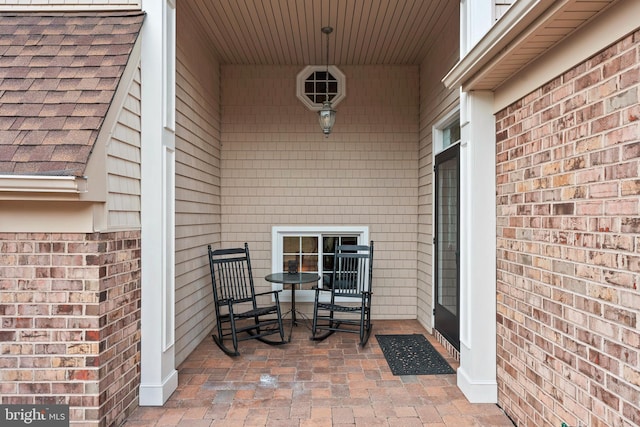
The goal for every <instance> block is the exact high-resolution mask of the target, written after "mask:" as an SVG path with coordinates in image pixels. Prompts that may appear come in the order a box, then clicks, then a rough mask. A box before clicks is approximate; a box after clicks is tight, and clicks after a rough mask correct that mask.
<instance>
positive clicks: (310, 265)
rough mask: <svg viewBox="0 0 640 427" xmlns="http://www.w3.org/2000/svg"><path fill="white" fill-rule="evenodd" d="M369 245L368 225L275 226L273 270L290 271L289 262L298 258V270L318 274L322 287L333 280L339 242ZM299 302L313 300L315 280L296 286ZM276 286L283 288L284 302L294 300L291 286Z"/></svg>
mask: <svg viewBox="0 0 640 427" xmlns="http://www.w3.org/2000/svg"><path fill="white" fill-rule="evenodd" d="M341 244H345V245H346V244H353V245H355V244H357V245H368V244H369V227H367V226H324V225H323V226H274V227H273V228H272V229H271V271H272V272H273V273H279V272H281V271H287V268H288V262H289V261H290V260H295V261H296V262H297V265H298V271H302V272H307V273H318V275H319V276H320V277H321V278H322V279H321V280H320V281H319V282H318V285H319V286H327V285H328V284H329V283H330V282H331V274H332V271H333V257H334V250H335V247H336V245H341ZM296 286H297V287H296V302H312V301H313V298H314V291H313V290H312V289H311V288H312V287H313V286H316V284H315V283H307V284H303V285H296ZM273 289H283V292H282V294H281V296H280V300H281V301H291V291H290V289H291V288H290V287H289V285H287V286H285V287H284V288H283V286H282V285H280V284H276V283H274V284H273Z"/></svg>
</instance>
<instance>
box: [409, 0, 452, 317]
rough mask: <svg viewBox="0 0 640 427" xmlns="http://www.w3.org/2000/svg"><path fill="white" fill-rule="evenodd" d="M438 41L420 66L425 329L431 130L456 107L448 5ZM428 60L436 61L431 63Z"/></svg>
mask: <svg viewBox="0 0 640 427" xmlns="http://www.w3.org/2000/svg"><path fill="white" fill-rule="evenodd" d="M440 22H441V23H442V25H443V28H441V29H440V30H439V41H438V42H437V43H434V46H435V49H436V50H434V51H433V52H432V53H431V54H430V55H429V56H428V58H429V59H426V60H425V61H424V62H423V63H422V64H421V65H420V152H419V178H418V267H417V268H418V320H419V321H420V323H422V324H423V325H424V326H425V327H427V329H430V328H431V327H432V326H433V325H432V314H431V313H432V309H433V220H434V219H433V208H434V207H433V197H434V195H433V135H432V127H433V126H434V124H435V123H436V121H438V120H439V119H441V118H442V116H443V115H444V114H445V113H447V112H449V111H450V110H451V109H452V108H454V107H455V106H456V105H457V104H458V101H459V100H458V91H457V89H455V90H447V89H446V88H445V86H444V85H443V84H442V82H441V79H442V77H443V76H444V75H445V74H446V73H447V72H448V71H449V70H450V69H451V67H453V65H454V64H455V63H456V61H457V60H458V56H459V54H458V52H459V48H458V46H459V32H458V28H459V25H458V4H457V2H451V4H450V7H449V8H448V9H447V10H446V14H445V15H444V16H443V19H442V20H441V21H440ZM430 58H438V60H437V61H433V60H431V59H430Z"/></svg>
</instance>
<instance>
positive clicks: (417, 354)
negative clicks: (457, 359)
mask: <svg viewBox="0 0 640 427" xmlns="http://www.w3.org/2000/svg"><path fill="white" fill-rule="evenodd" d="M376 339H377V340H378V344H380V348H381V349H382V353H383V354H384V358H385V359H387V363H388V364H389V368H391V372H392V373H393V375H436V374H453V373H455V371H454V370H453V368H451V366H450V365H449V364H448V363H447V361H446V360H444V358H443V357H442V356H441V355H440V353H438V351H437V350H436V349H435V348H433V346H432V345H431V343H430V342H429V341H428V340H427V338H426V337H425V336H424V335H420V334H412V335H376Z"/></svg>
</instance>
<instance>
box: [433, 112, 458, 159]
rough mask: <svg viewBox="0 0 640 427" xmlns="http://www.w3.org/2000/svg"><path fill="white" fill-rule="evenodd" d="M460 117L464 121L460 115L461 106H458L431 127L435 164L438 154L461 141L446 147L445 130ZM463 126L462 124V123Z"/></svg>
mask: <svg viewBox="0 0 640 427" xmlns="http://www.w3.org/2000/svg"><path fill="white" fill-rule="evenodd" d="M456 119H458V120H459V121H460V123H462V120H461V117H460V106H459V105H458V106H456V107H455V108H454V109H453V110H451V111H449V112H448V113H447V114H445V115H444V116H443V117H442V118H441V119H440V120H438V121H437V122H436V123H435V124H434V125H433V127H432V128H431V132H432V133H431V134H432V135H433V162H434V163H433V164H435V160H436V155H438V154H440V153H442V152H443V151H446V150H447V149H448V148H450V147H453V146H454V145H456V144H458V143H460V141H457V142H454V143H452V144H451V145H449V146H447V147H444V136H443V135H444V130H445V129H446V128H447V127H448V126H449V125H451V124H452V123H453V122H455V121H456ZM461 126H462V125H461Z"/></svg>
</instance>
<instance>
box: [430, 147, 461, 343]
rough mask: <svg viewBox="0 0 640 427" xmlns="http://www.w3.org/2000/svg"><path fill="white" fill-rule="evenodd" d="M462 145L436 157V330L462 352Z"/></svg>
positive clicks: (450, 148)
mask: <svg viewBox="0 0 640 427" xmlns="http://www.w3.org/2000/svg"><path fill="white" fill-rule="evenodd" d="M459 178H460V167H459V145H453V146H451V147H449V148H448V149H446V150H445V151H443V152H442V153H440V154H438V155H437V156H436V158H435V192H436V194H435V213H436V216H435V237H434V246H435V247H434V253H435V260H434V263H435V269H434V270H435V307H434V315H435V316H434V317H435V328H436V330H437V331H439V332H440V334H442V336H444V338H446V339H447V341H449V342H450V343H451V344H452V345H453V346H454V347H455V348H456V349H458V350H459V349H460V319H459V312H460V298H459V293H460V281H459V276H460V274H459V273H460V269H459V264H460V262H459V260H460V251H459V243H460V238H459V227H460V209H459V206H460V204H459V200H460V179H459Z"/></svg>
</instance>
